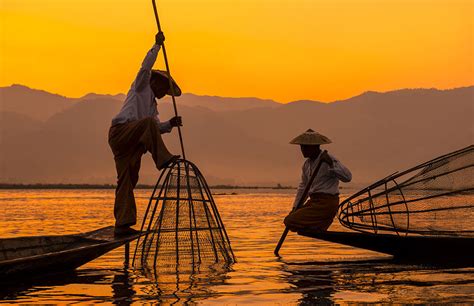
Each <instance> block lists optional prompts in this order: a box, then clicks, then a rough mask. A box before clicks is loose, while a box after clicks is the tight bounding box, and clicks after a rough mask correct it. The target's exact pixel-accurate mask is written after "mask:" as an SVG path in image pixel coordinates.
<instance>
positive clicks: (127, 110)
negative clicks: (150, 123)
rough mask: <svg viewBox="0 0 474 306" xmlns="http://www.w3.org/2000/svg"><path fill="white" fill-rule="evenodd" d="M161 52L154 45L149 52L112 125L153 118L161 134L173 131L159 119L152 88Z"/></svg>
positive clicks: (166, 123)
mask: <svg viewBox="0 0 474 306" xmlns="http://www.w3.org/2000/svg"><path fill="white" fill-rule="evenodd" d="M159 50H160V46H159V45H154V46H153V47H152V48H151V49H150V51H148V53H147V55H146V57H145V59H144V60H143V63H142V66H141V68H140V71H138V74H137V77H136V79H135V81H134V82H133V83H132V86H131V87H130V90H129V91H128V93H127V98H126V99H125V102H124V103H123V106H122V109H121V110H120V112H119V113H118V114H117V115H116V116H115V117H114V118H113V119H112V125H116V124H119V123H125V122H129V121H134V120H140V119H143V118H148V117H153V118H155V120H156V122H157V123H158V127H159V129H160V132H161V133H169V132H171V130H172V129H173V127H172V126H171V123H170V122H169V121H165V122H160V119H158V110H157V109H156V99H155V94H154V93H153V91H152V89H151V87H150V77H151V69H152V68H153V65H154V64H155V61H156V57H157V56H158V51H159Z"/></svg>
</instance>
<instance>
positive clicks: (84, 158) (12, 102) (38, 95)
mask: <svg viewBox="0 0 474 306" xmlns="http://www.w3.org/2000/svg"><path fill="white" fill-rule="evenodd" d="M0 94H1V95H0V98H1V103H2V104H1V105H2V109H1V114H0V118H1V123H0V133H1V135H0V136H1V137H0V142H1V151H0V153H1V155H0V182H3V183H88V184H101V183H105V184H113V183H115V168H114V162H113V157H112V153H111V152H110V149H109V147H108V144H107V132H108V128H109V125H110V120H111V118H112V117H113V116H114V115H115V114H116V112H117V111H118V110H119V109H120V107H121V104H122V101H123V99H124V96H123V95H116V96H110V95H97V94H89V95H86V96H85V97H82V98H80V99H69V98H65V97H62V96H58V95H53V94H49V93H46V92H44V91H38V90H33V89H29V88H27V87H24V86H19V85H14V86H11V87H4V88H0ZM177 101H178V104H179V105H178V108H179V112H180V114H181V115H182V116H183V118H184V127H183V136H184V141H185V148H186V153H187V157H188V158H189V159H190V160H192V161H193V162H195V163H196V164H197V165H198V166H199V168H200V169H201V170H202V171H203V173H204V174H205V175H206V178H207V179H208V181H209V183H210V184H234V185H236V184H241V185H267V186H274V185H276V184H278V183H280V184H282V185H293V186H294V185H296V183H297V181H298V179H299V176H300V171H301V164H302V161H303V159H302V157H301V156H300V155H301V154H300V153H299V148H298V147H297V146H292V145H289V144H288V141H289V140H290V139H291V138H292V137H294V136H295V135H297V134H299V133H301V132H303V131H305V130H306V129H308V128H313V129H315V130H318V131H320V132H321V133H323V134H325V135H327V136H328V137H330V138H331V139H332V140H333V144H331V145H329V146H327V147H326V148H327V149H328V150H329V151H330V152H331V153H333V154H334V155H336V156H337V157H338V158H339V159H340V160H341V161H342V162H343V163H344V164H346V165H347V166H348V167H349V168H350V169H351V170H352V172H353V174H354V183H353V184H352V185H354V184H355V185H357V184H365V183H369V182H371V181H373V180H376V179H377V178H380V177H382V176H385V175H387V174H389V173H391V172H394V171H396V170H401V169H403V168H406V167H409V166H412V165H414V164H416V163H419V162H422V161H424V160H427V159H430V158H433V157H435V156H437V155H440V154H443V153H447V152H449V151H452V150H455V149H458V148H461V147H464V146H467V145H469V144H472V143H473V142H474V124H473V123H472V122H473V121H472V118H473V117H474V87H472V86H471V87H464V88H457V89H452V90H436V89H404V90H397V91H391V92H386V93H377V92H367V93H364V94H362V95H359V96H356V97H353V98H351V99H348V100H344V101H336V102H333V103H328V104H325V103H320V102H315V101H296V102H293V103H289V104H279V103H277V102H274V101H271V100H260V99H254V98H220V97H210V96H196V95H192V94H184V95H183V96H182V97H179V98H178V99H177ZM4 105H5V106H7V107H5V108H4ZM18 105H22V106H24V107H19V106H18ZM158 108H159V111H160V117H161V118H162V119H163V120H164V119H168V118H169V117H171V116H172V115H173V109H172V105H171V104H170V103H169V99H168V101H161V102H160V103H159V104H158ZM45 109H46V110H48V111H47V112H46V111H44V110H45ZM164 140H165V142H166V143H167V144H168V146H169V147H170V150H171V151H172V152H175V153H179V145H178V140H177V135H176V132H173V133H171V134H167V135H164ZM157 174H158V172H157V170H155V169H154V168H153V165H152V163H151V162H150V157H149V155H148V156H147V157H146V158H145V159H144V163H143V164H142V172H141V173H140V175H141V176H140V183H142V184H152V183H153V182H154V180H155V179H156V178H157Z"/></svg>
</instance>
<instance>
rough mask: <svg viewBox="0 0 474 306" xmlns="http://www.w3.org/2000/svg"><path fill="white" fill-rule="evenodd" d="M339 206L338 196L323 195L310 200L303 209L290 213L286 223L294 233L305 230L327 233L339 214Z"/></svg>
mask: <svg viewBox="0 0 474 306" xmlns="http://www.w3.org/2000/svg"><path fill="white" fill-rule="evenodd" d="M338 205H339V197H338V196H331V195H322V196H320V197H318V198H317V199H309V200H308V201H307V202H306V204H305V205H304V206H303V207H302V208H300V209H298V210H296V211H294V212H292V213H290V214H289V215H288V216H287V217H286V218H285V220H284V223H285V225H286V226H288V228H289V229H290V230H293V231H298V230H300V229H304V228H311V229H312V230H317V231H326V230H327V229H328V228H329V226H330V225H331V223H332V222H333V220H334V217H335V216H336V214H337V209H338Z"/></svg>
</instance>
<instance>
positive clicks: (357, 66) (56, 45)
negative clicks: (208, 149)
mask: <svg viewBox="0 0 474 306" xmlns="http://www.w3.org/2000/svg"><path fill="white" fill-rule="evenodd" d="M157 1H158V9H159V11H160V17H161V19H162V25H163V28H164V31H165V35H166V37H167V41H166V42H167V49H168V53H169V57H170V61H171V63H170V64H171V69H172V74H173V75H174V77H175V78H176V79H177V80H178V81H179V83H180V85H181V87H182V88H183V89H184V91H185V92H192V93H195V94H207V95H217V96H231V97H242V96H254V97H260V98H270V99H274V100H277V101H281V102H288V101H292V100H298V99H313V100H321V101H333V100H338V99H344V98H348V97H351V96H354V95H357V94H359V93H361V92H364V91H367V90H376V91H387V90H391V89H398V88H406V87H437V88H452V87H459V86H466V85H473V84H474V77H473V75H474V73H473V62H474V57H473V41H474V40H473V21H472V20H473V17H474V4H473V3H474V1H472V0H464V1H463V0H383V1H381V0H239V1H230V0H157ZM0 19H1V23H2V24H1V50H0V52H1V56H0V68H1V72H0V86H7V85H11V84H12V83H19V84H24V85H28V86H30V87H33V88H39V89H44V90H47V91H51V92H55V93H59V94H63V95H66V96H71V97H77V96H81V95H84V94H86V93H88V92H97V93H119V92H126V91H127V90H128V87H129V85H130V83H131V82H132V81H133V78H134V76H135V74H136V72H137V69H138V66H139V64H140V63H141V61H142V58H143V56H144V55H145V53H146V51H147V50H148V49H149V47H150V46H151V44H152V43H153V39H154V34H155V32H156V26H155V24H154V19H153V11H152V6H151V0H150V1H148V0H147V1H144V0H114V1H112V0H67V1H66V0H41V1H40V0H0ZM162 62H163V61H162V58H161V57H160V58H159V60H158V61H157V67H163V64H162Z"/></svg>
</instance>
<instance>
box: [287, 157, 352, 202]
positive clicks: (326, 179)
mask: <svg viewBox="0 0 474 306" xmlns="http://www.w3.org/2000/svg"><path fill="white" fill-rule="evenodd" d="M328 155H329V157H330V158H331V159H332V161H333V166H332V167H330V166H329V165H328V164H327V163H325V162H323V163H322V165H321V168H319V171H318V174H317V175H316V177H315V178H314V181H313V183H312V184H311V187H310V189H309V194H312V193H316V192H322V193H328V194H334V195H335V194H339V181H342V182H345V183H348V182H350V181H351V180H352V173H351V171H349V169H347V167H346V166H344V165H343V164H342V163H341V162H340V161H339V160H337V159H336V158H335V157H334V156H332V155H330V154H328ZM320 158H321V154H320V155H319V156H318V158H316V159H314V160H311V159H310V158H307V159H306V161H305V162H304V164H303V173H302V175H301V183H300V184H299V186H298V191H297V193H296V197H295V202H294V203H293V207H296V205H297V204H298V203H299V201H300V200H301V198H302V197H303V192H304V189H305V188H306V184H307V183H308V181H309V180H310V179H311V175H312V174H313V171H314V170H315V169H316V167H317V165H318V163H319V159H320ZM304 200H306V199H304Z"/></svg>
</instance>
